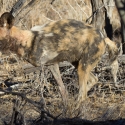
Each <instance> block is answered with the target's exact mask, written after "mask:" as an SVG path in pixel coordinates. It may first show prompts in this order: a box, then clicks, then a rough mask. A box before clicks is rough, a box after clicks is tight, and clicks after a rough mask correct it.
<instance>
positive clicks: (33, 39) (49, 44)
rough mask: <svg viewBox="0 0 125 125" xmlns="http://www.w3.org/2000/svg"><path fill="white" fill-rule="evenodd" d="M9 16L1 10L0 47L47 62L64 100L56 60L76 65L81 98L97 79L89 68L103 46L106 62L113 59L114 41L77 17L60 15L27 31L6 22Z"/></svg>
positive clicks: (34, 61) (115, 53) (33, 60)
mask: <svg viewBox="0 0 125 125" xmlns="http://www.w3.org/2000/svg"><path fill="white" fill-rule="evenodd" d="M5 15H6V16H5ZM3 17H4V21H3ZM5 17H7V18H5ZM1 20H2V21H1ZM8 20H9V23H8ZM10 20H11V21H10ZM13 20H14V18H13V17H12V15H11V14H10V13H8V15H7V13H4V14H3V15H2V16H1V18H0V24H1V25H0V51H2V52H6V51H8V50H9V51H13V52H14V53H16V54H17V55H19V56H21V57H23V58H24V59H26V60H27V61H29V62H30V63H31V64H33V65H34V66H41V65H44V64H46V65H49V68H50V69H51V71H52V73H53V75H54V77H55V79H56V80H57V83H58V84H59V89H60V92H61V95H62V97H63V99H64V100H66V90H65V87H64V85H63V82H62V79H61V76H60V72H59V67H58V63H59V62H62V61H69V62H71V63H72V64H74V65H75V67H76V68H78V77H79V98H78V99H79V101H83V100H84V99H86V97H87V91H88V90H89V89H90V88H91V87H92V86H91V84H90V83H91V82H92V85H94V84H95V83H96V81H97V78H96V77H95V76H94V75H93V74H92V73H91V70H92V69H93V68H94V67H95V66H96V65H97V63H98V62H99V61H100V59H101V56H102V55H103V54H104V53H105V51H106V46H107V47H108V51H109V53H110V54H109V55H110V63H111V64H112V63H113V62H114V61H116V59H117V56H118V48H117V46H116V45H115V43H114V42H112V41H111V40H109V39H108V38H104V37H103V34H102V33H101V32H100V31H99V30H98V29H95V28H93V27H92V26H89V25H86V24H84V23H82V22H80V21H76V20H73V19H72V20H71V19H64V20H59V21H55V22H51V23H48V24H45V25H43V26H35V27H33V28H32V29H31V31H28V30H21V29H18V28H17V27H15V26H12V23H10V22H13ZM5 23H7V24H5ZM87 82H88V83H89V85H88V88H87ZM90 86H91V87H90Z"/></svg>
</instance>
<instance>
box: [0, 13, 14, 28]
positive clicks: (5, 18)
mask: <svg viewBox="0 0 125 125" xmlns="http://www.w3.org/2000/svg"><path fill="white" fill-rule="evenodd" d="M13 24H14V17H13V15H12V14H11V13H9V12H5V13H3V14H2V15H1V17H0V27H6V28H7V29H10V28H11V27H12V26H13Z"/></svg>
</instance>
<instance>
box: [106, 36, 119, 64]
mask: <svg viewBox="0 0 125 125" xmlns="http://www.w3.org/2000/svg"><path fill="white" fill-rule="evenodd" d="M104 40H105V43H106V46H107V51H108V53H109V61H110V64H112V62H114V61H115V60H116V59H117V58H118V55H119V53H120V51H121V48H120V44H119V43H116V42H114V41H112V40H110V39H109V38H105V39H104Z"/></svg>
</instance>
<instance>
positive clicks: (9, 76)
mask: <svg viewBox="0 0 125 125" xmlns="http://www.w3.org/2000/svg"><path fill="white" fill-rule="evenodd" d="M16 1H17V0H11V2H10V1H9V0H0V4H1V6H2V8H0V15H1V14H2V13H3V12H5V11H10V10H11V7H12V6H13V5H14V3H15V2H16ZM30 1H31V0H27V2H26V3H25V5H23V7H22V8H21V9H20V10H19V11H18V12H16V13H15V14H16V17H15V25H17V26H19V27H21V28H23V29H30V28H31V27H32V26H34V25H38V24H44V23H47V22H50V21H54V20H59V19H63V18H72V19H77V20H81V21H85V20H86V19H87V18H88V17H89V16H90V15H91V14H92V10H91V5H90V0H55V1H54V2H53V4H52V5H51V4H50V3H51V2H52V0H46V1H45V0H41V1H40V0H35V2H34V3H33V4H30V6H28V5H27V3H29V2H30ZM26 64H27V62H25V61H24V60H20V59H18V57H17V56H15V55H14V54H10V55H9V56H6V55H4V56H2V57H1V59H0V83H1V85H2V87H3V85H4V89H6V88H8V87H9V85H12V84H15V83H20V86H18V89H17V88H14V89H13V91H14V92H20V93H23V94H25V95H27V97H28V98H29V99H31V100H33V101H36V102H39V103H41V102H42V103H44V104H43V105H44V107H42V108H44V110H45V111H47V112H48V113H50V114H51V115H53V116H54V117H57V119H62V118H71V119H72V118H79V119H86V120H91V121H101V120H103V121H105V120H111V119H119V118H125V113H124V112H125V104H124V103H125V94H124V91H125V85H124V84H125V64H124V63H123V62H122V61H119V65H120V68H119V72H118V81H119V87H116V86H115V85H114V83H113V82H111V81H112V76H111V74H110V70H101V69H102V67H104V66H105V65H107V62H105V61H104V62H103V61H102V62H100V64H99V66H98V69H99V70H98V72H97V70H96V69H95V70H93V72H94V73H95V74H96V75H97V76H98V77H99V82H98V84H96V85H95V86H94V87H93V88H92V89H91V90H90V91H89V92H88V99H87V100H86V101H84V102H83V103H82V104H81V107H80V108H79V109H76V108H75V107H76V105H77V102H76V98H77V95H78V84H77V83H78V79H77V71H76V70H75V69H74V68H73V66H72V65H66V66H63V67H60V70H61V75H62V78H63V82H64V83H65V86H66V88H67V90H68V92H69V98H68V107H67V110H66V111H65V108H64V106H63V102H62V98H61V95H60V93H59V90H58V86H57V84H56V81H55V79H54V78H53V76H52V74H51V72H50V71H49V69H48V68H47V67H43V70H37V71H34V72H32V73H25V72H24V70H23V67H24V65H26ZM6 85H7V86H6ZM15 100H16V101H17V100H19V101H20V103H22V102H23V101H24V100H22V98H21V97H20V96H12V95H10V94H7V95H4V96H1V98H0V104H1V106H0V114H1V115H0V122H1V123H0V124H3V121H6V122H7V123H9V122H10V120H11V116H12V112H13V105H14V104H16V103H15ZM20 106H22V104H20ZM22 109H23V110H21V111H22V113H23V116H25V120H26V122H27V124H31V123H33V120H35V122H34V124H37V125H38V124H42V123H41V122H43V121H48V120H51V121H53V119H52V118H50V117H49V116H48V115H43V116H41V115H42V113H41V111H40V110H39V109H38V108H37V107H35V106H34V105H32V104H30V103H28V102H27V103H26V104H25V105H24V106H22ZM43 114H44V113H43ZM40 116H41V118H43V119H40V120H39V121H38V118H39V117H40ZM37 121H38V122H37ZM77 122H78V121H77ZM81 123H82V122H81ZM60 124H61V123H60ZM67 124H68V123H67ZM71 124H72V123H71ZM74 124H75V122H74Z"/></svg>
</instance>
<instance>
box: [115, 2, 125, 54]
mask: <svg viewBox="0 0 125 125" xmlns="http://www.w3.org/2000/svg"><path fill="white" fill-rule="evenodd" d="M115 3H116V6H117V9H118V12H119V15H120V17H121V20H122V29H121V30H122V44H123V54H125V1H124V0H115Z"/></svg>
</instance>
